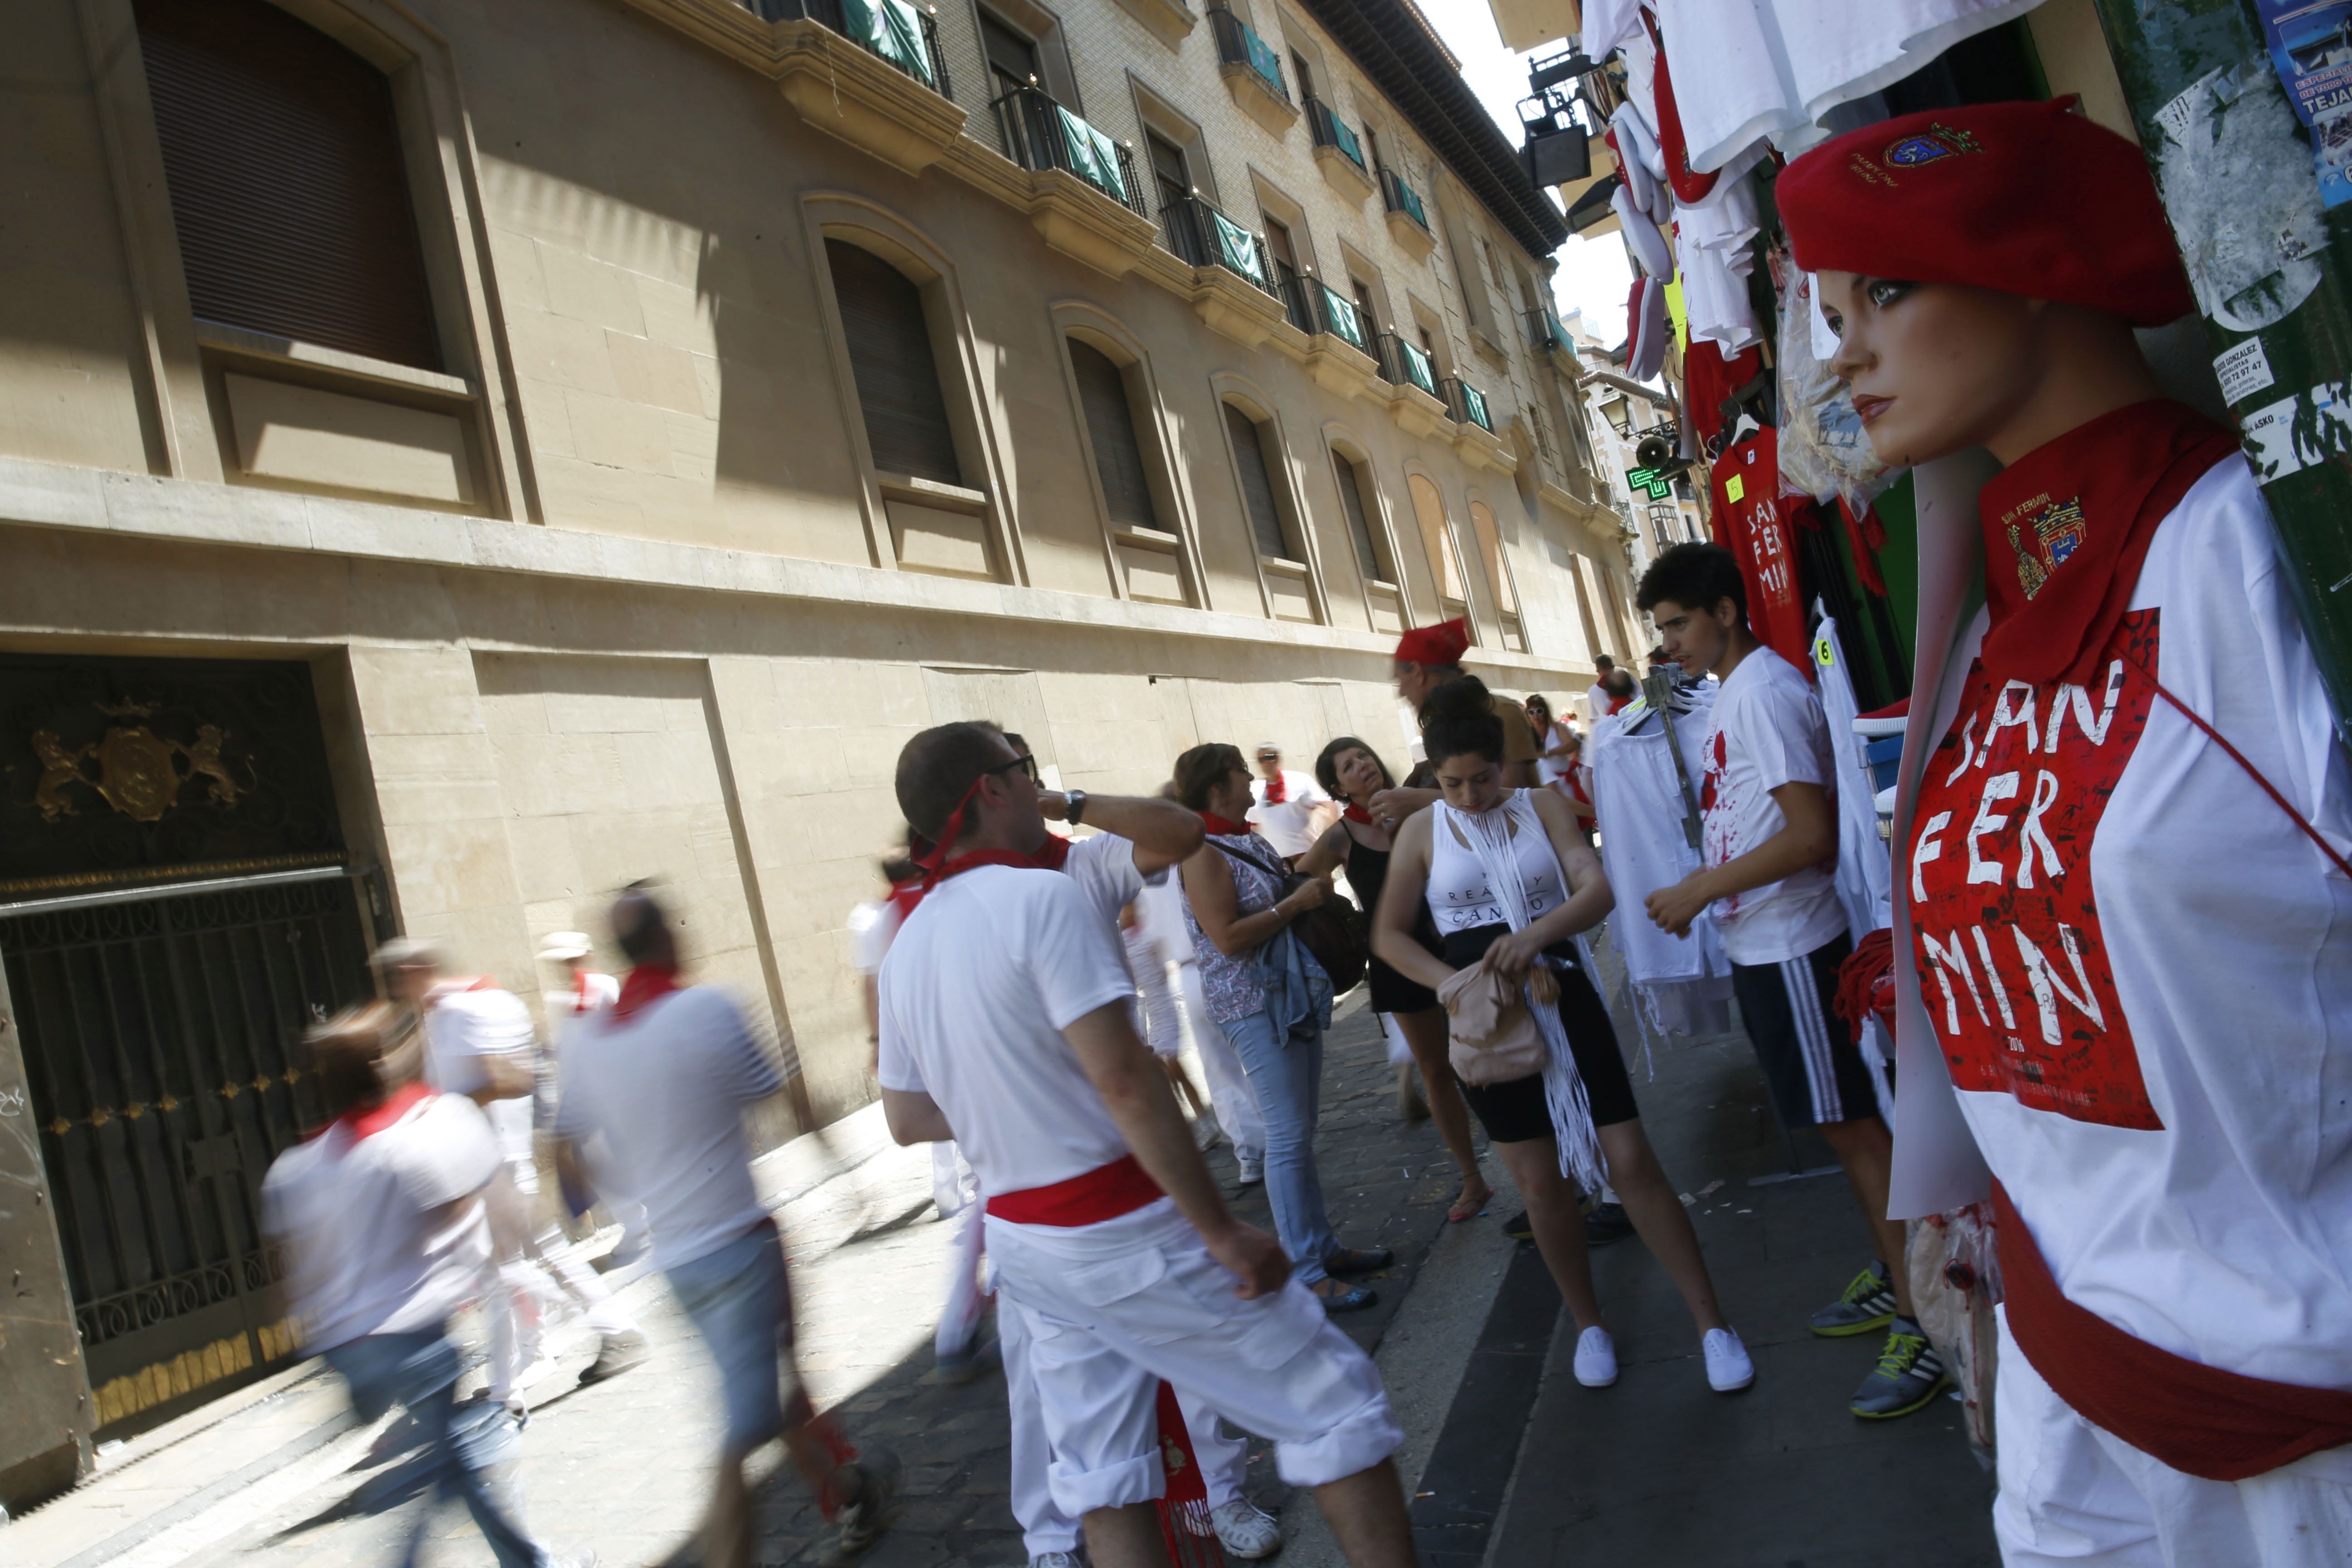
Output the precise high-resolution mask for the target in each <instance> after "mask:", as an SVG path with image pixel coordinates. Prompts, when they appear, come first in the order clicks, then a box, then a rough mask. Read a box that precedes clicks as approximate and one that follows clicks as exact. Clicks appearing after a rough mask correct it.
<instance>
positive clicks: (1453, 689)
mask: <svg viewBox="0 0 2352 1568" xmlns="http://www.w3.org/2000/svg"><path fill="white" fill-rule="evenodd" d="M1421 746H1422V751H1423V753H1424V754H1426V755H1427V756H1428V758H1429V760H1430V763H1431V764H1432V765H1435V764H1436V763H1442V762H1444V760H1445V759H1446V758H1448V757H1460V756H1466V755H1475V756H1481V757H1484V758H1486V760H1487V761H1488V762H1490V763H1499V762H1501V761H1502V760H1503V721H1502V720H1501V719H1500V718H1498V717H1496V713H1495V699H1494V697H1493V696H1492V695H1491V694H1490V693H1489V692H1488V691H1487V690H1486V682H1485V681H1483V680H1481V679H1478V678H1477V677H1476V676H1475V675H1465V676H1464V677H1462V679H1459V680H1449V681H1447V682H1446V683H1445V684H1444V685H1443V686H1441V687H1439V688H1438V689H1436V690H1434V691H1433V692H1431V693H1430V694H1429V695H1428V696H1427V697H1425V698H1423V700H1422V703H1421Z"/></svg>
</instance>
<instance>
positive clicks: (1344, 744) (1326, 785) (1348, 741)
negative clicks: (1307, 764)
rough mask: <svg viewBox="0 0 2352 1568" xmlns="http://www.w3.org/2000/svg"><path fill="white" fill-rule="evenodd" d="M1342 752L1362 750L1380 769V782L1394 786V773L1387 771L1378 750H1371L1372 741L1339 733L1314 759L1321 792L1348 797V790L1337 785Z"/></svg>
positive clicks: (1361, 803)
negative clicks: (1321, 788) (1321, 787)
mask: <svg viewBox="0 0 2352 1568" xmlns="http://www.w3.org/2000/svg"><path fill="white" fill-rule="evenodd" d="M1340 752H1363V753H1364V754H1365V755H1366V756H1368V757H1370V758H1371V759H1372V765H1373V766H1374V767H1376V768H1378V769H1380V770H1381V783H1382V784H1386V785H1388V786H1389V787H1390V788H1391V789H1394V788H1395V787H1396V774H1394V773H1391V772H1389V764H1388V763H1387V761H1386V760H1385V759H1384V758H1382V757H1381V754H1380V753H1379V752H1375V751H1373V750H1372V743H1371V742H1370V741H1360V740H1358V739H1357V738H1356V737H1355V736H1353V735H1341V736H1339V738H1338V739H1337V740H1334V741H1332V742H1330V743H1329V744H1328V745H1326V746H1325V747H1324V748H1323V750H1322V752H1321V753H1320V754H1319V755H1318V756H1317V757H1316V759H1315V782H1316V783H1317V784H1321V785H1322V786H1323V793H1324V794H1325V795H1329V796H1330V797H1331V798H1332V799H1333V800H1346V799H1347V798H1348V792H1347V791H1345V790H1343V789H1341V788H1340V787H1339V753H1340ZM1353 804H1355V805H1363V804H1364V803H1363V802H1362V801H1356V802H1354V803H1353Z"/></svg>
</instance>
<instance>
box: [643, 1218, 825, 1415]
mask: <svg viewBox="0 0 2352 1568" xmlns="http://www.w3.org/2000/svg"><path fill="white" fill-rule="evenodd" d="M669 1288H670V1289H671V1290H673V1291H674V1292H676V1293H677V1302H678V1305H679V1306H681V1307H683V1308H685V1309H686V1315H687V1317H688V1320H690V1321H692V1322H693V1324H694V1329H695V1331H696V1332H697V1333H698V1334H700V1335H701V1336H702V1343H703V1346H704V1348H705V1349H707V1350H709V1352H710V1359H711V1360H713V1361H715V1362H717V1363H719V1389H720V1391H721V1394H722V1397H723V1398H724V1399H725V1401H726V1407H727V1436H726V1438H725V1452H726V1453H727V1454H729V1455H730V1456H731V1457H733V1458H742V1457H743V1456H744V1455H746V1454H748V1453H750V1452H751V1450H752V1449H754V1448H756V1447H759V1446H760V1445H761V1444H762V1443H764V1442H766V1441H767V1440H768V1439H769V1438H771V1437H773V1436H777V1435H778V1434H779V1433H781V1432H782V1431H783V1430H784V1427H785V1426H786V1424H787V1423H786V1417H785V1412H784V1405H783V1396H782V1390H781V1388H780V1386H779V1384H780V1379H781V1373H782V1364H783V1361H784V1358H785V1356H786V1354H787V1353H788V1352H790V1351H791V1349H792V1325H793V1299H792V1283H791V1279H790V1276H788V1275H787V1274H786V1273H785V1272H784V1247H783V1243H782V1240H781V1239H780V1238H779V1237H777V1235H776V1227H775V1226H772V1225H769V1224H765V1223H762V1224H761V1225H759V1226H754V1227H753V1228H752V1229H751V1232H750V1233H749V1234H748V1235H745V1236H741V1237H737V1238H736V1239H735V1240H733V1241H730V1242H729V1243H728V1244H727V1245H726V1246H724V1247H720V1248H719V1249H718V1250H717V1251H716V1252H706V1253H704V1254H703V1255H702V1256H701V1257H700V1258H690V1259H688V1261H687V1262H684V1263H681V1264H678V1265H677V1267H676V1268H672V1269H670V1270H669ZM806 1398H807V1396H806V1394H803V1393H801V1392H800V1391H799V1385H798V1380H797V1379H795V1380H794V1398H793V1405H794V1411H793V1419H792V1421H791V1423H790V1424H791V1425H793V1426H798V1425H800V1424H801V1422H803V1421H805V1420H807V1419H808V1412H807V1410H806V1408H805V1403H806Z"/></svg>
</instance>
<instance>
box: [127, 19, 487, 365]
mask: <svg viewBox="0 0 2352 1568" xmlns="http://www.w3.org/2000/svg"><path fill="white" fill-rule="evenodd" d="M133 14H134V16H136V18H137V21H138V26H139V51H140V55H141V57H142V59H143V60H144V62H145V65H146V72H147V90H148V97H149V99H150V100H152V103H153V105H154V110H155V132H156V136H157V139H158V141H159V142H161V143H162V146H163V174H164V180H165V183H166V184H168V185H169V187H170V195H171V202H172V220H173V226H174V227H175V228H176V229H177V230H178V232H179V238H180V258H181V262H182V265H183V267H184V270H185V272H186V274H187V280H188V302H189V305H190V306H191V307H192V308H193V309H194V312H195V314H196V316H197V317H198V318H199V319H201V320H204V321H218V322H221V323H223V324H224V325H227V326H232V327H244V328H247V329H248V330H250V331H257V332H268V333H269V334H271V335H273V336H277V337H283V338H292V339H296V340H299V341H300V342H307V343H317V344H320V345H321V346H323V347H326V348H334V349H341V350H344V351H345V352H347V353H357V354H366V355H368V356H369V357H371V358H373V359H381V360H390V361H392V362H394V363H397V364H407V365H415V366H417V367H419V368H421V369H425V370H439V369H441V368H443V366H442V359H441V347H440V338H439V335H438V334H437V333H436V331H435V330H434V326H433V302H432V296H431V292H430V290H429V289H428V288H427V286H426V283H425V258H424V252H423V250H422V248H421V247H419V245H418V243H417V237H416V214H415V208H414V207H413V206H412V205H411V204H410V199H409V194H408V176H407V170H406V167H405V166H404V163H403V161H402V158H401V153H400V132H399V123H398V117H397V116H396V115H395V113H394V110H393V102H392V87H391V84H390V83H389V82H387V81H386V80H385V79H384V76H383V72H382V71H380V70H378V69H376V68H375V67H374V66H373V65H371V64H369V63H368V62H367V61H366V60H363V59H362V58H360V57H359V56H357V55H355V54H353V53H352V52H351V50H349V49H347V48H345V47H343V46H342V45H341V44H339V43H337V42H335V41H334V40H333V39H332V38H330V37H327V36H326V35H325V34H324V33H321V32H320V31H319V30H318V29H316V28H314V27H310V26H306V25H304V24H303V23H301V22H299V21H297V20H295V19H294V18H293V17H292V16H289V15H287V14H286V13H285V12H284V11H281V10H279V9H278V7H277V6H275V5H268V4H265V3H264V0H135V4H134V5H133Z"/></svg>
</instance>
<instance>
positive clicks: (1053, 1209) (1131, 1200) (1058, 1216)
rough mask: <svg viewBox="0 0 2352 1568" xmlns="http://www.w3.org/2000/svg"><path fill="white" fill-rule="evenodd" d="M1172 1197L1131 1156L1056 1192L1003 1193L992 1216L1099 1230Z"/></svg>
mask: <svg viewBox="0 0 2352 1568" xmlns="http://www.w3.org/2000/svg"><path fill="white" fill-rule="evenodd" d="M1165 1196H1167V1194H1165V1193H1162V1192H1161V1191H1160V1184H1159V1183H1157V1182H1155V1181H1153V1180H1152V1179H1151V1177H1150V1175H1149V1174H1148V1173H1146V1172H1145V1171H1144V1169H1143V1166H1142V1164H1141V1163H1139V1162H1138V1161H1137V1159H1136V1157H1135V1156H1134V1155H1132V1154H1122V1155H1121V1156H1119V1157H1118V1159H1116V1160H1113V1161H1112V1162H1111V1163H1109V1164H1108V1165H1097V1166H1096V1167H1095V1168H1094V1169H1093V1170H1091V1171H1088V1172H1086V1173H1084V1174H1082V1175H1076V1176H1072V1177H1071V1178H1070V1179H1069V1180H1068V1181H1066V1182H1055V1183H1054V1184H1052V1185H1051V1186H1045V1187H1031V1188H1028V1189H1027V1190H1026V1191H1024V1192H1018V1193H999V1194H996V1195H995V1196H994V1197H992V1198H991V1199H989V1200H988V1212H989V1213H991V1214H992V1215H995V1216H996V1217H997V1218H999V1219H1003V1220H1011V1221H1012V1222H1013V1224H1014V1225H1053V1226H1079V1225H1098V1224H1100V1223H1101V1222H1102V1221H1104V1220H1107V1219H1117V1218H1118V1216H1119V1215H1123V1214H1133V1213H1134V1212H1135V1211H1136V1210H1138V1209H1139V1208H1141V1207H1142V1206H1143V1205H1146V1204H1152V1203H1158V1202H1159V1201H1160V1199H1161V1198H1163V1197H1165Z"/></svg>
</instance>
